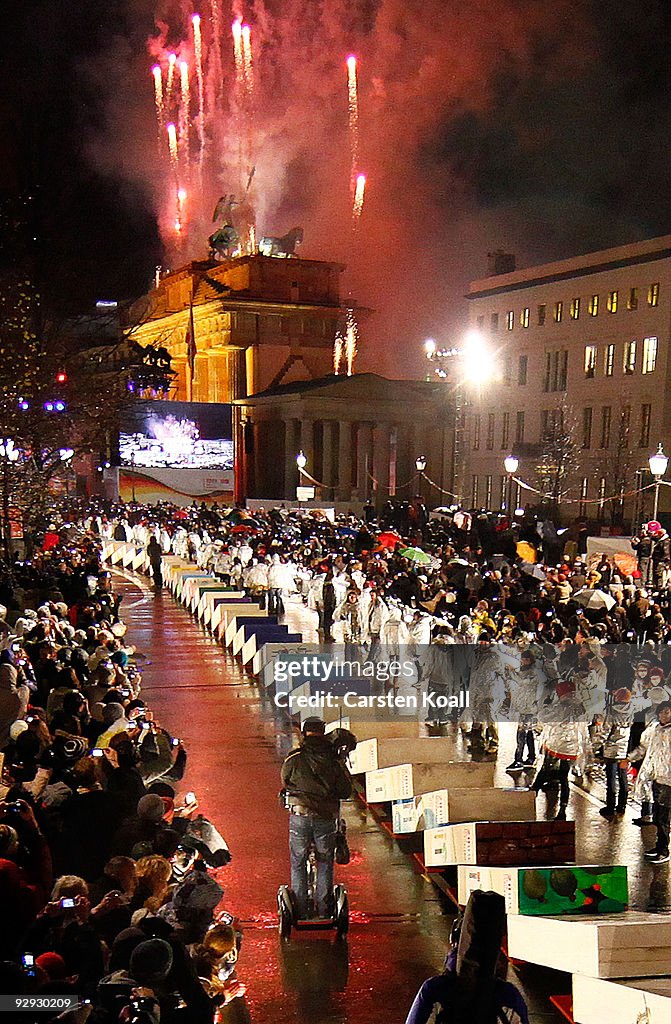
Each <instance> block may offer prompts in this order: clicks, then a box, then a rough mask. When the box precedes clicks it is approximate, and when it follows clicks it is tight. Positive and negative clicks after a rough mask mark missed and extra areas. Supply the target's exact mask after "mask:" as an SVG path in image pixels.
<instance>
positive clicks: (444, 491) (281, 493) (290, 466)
mask: <svg viewBox="0 0 671 1024" xmlns="http://www.w3.org/2000/svg"><path fill="white" fill-rule="evenodd" d="M236 405H238V406H239V407H240V408H241V409H242V411H243V419H244V424H245V430H244V451H243V455H242V458H241V459H240V460H239V473H240V477H241V483H242V486H243V490H244V492H245V494H246V495H247V496H248V497H253V498H266V497H282V498H285V499H287V500H292V499H295V497H296V485H297V484H299V483H300V482H303V483H309V482H310V481H309V479H308V478H307V477H306V478H304V479H303V480H302V481H301V480H299V473H298V469H297V465H296V455H297V454H298V452H300V451H302V452H303V453H304V454H305V457H306V459H307V463H306V467H305V468H306V473H309V475H310V477H312V478H313V479H314V480H316V481H318V482H319V484H321V485H323V486H322V487H320V488H318V491H319V492H320V493H321V497H322V500H323V499H330V500H337V501H344V502H348V501H351V500H359V501H364V500H366V499H367V498H374V499H375V501H376V503H377V504H378V505H379V504H382V503H383V502H384V501H386V500H387V498H388V497H389V496H390V495H391V496H395V497H398V498H411V497H414V496H415V495H417V494H421V495H422V497H423V498H424V499H425V500H426V501H428V502H430V503H431V504H432V505H440V504H444V503H446V502H447V503H448V504H449V502H450V500H451V497H450V495H449V490H450V488H451V486H452V462H453V447H452V444H453V430H452V426H451V418H450V415H449V408H448V402H447V396H446V392H445V389H444V387H443V385H442V384H440V383H432V382H426V381H409V380H402V381H401V380H398V381H396V380H387V379H385V378H384V377H380V376H378V375H377V374H374V373H357V374H354V375H353V376H351V377H336V376H334V375H332V374H331V375H329V376H326V377H322V378H320V379H318V380H311V381H300V382H297V383H294V384H285V385H278V386H276V387H272V388H268V389H266V390H265V391H262V392H260V393H258V394H256V395H251V396H249V397H247V398H244V399H241V400H239V401H237V402H236ZM421 455H423V456H424V457H425V458H426V471H425V474H424V475H423V476H420V475H419V474H418V472H417V468H416V465H415V462H416V459H417V457H418V456H421Z"/></svg>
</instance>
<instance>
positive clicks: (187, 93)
mask: <svg viewBox="0 0 671 1024" xmlns="http://www.w3.org/2000/svg"><path fill="white" fill-rule="evenodd" d="M179 81H180V106H179V144H180V146H181V148H182V152H183V153H184V154H185V156H186V159H187V161H188V157H189V111H190V108H191V89H190V85H189V65H188V64H187V62H186V61H185V60H183V61H182V62H181V64H180V65H179Z"/></svg>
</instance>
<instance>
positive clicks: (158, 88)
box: [151, 64, 165, 144]
mask: <svg viewBox="0 0 671 1024" xmlns="http://www.w3.org/2000/svg"><path fill="white" fill-rule="evenodd" d="M151 73H152V75H153V78H154V103H155V105H156V124H157V125H158V137H159V144H160V141H161V136H162V134H163V118H164V116H165V115H164V107H163V75H162V74H161V65H160V64H154V66H153V68H152V69H151Z"/></svg>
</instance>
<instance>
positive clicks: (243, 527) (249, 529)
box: [231, 523, 256, 533]
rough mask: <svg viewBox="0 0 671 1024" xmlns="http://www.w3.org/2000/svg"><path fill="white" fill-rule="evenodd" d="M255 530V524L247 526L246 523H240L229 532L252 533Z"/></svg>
mask: <svg viewBox="0 0 671 1024" xmlns="http://www.w3.org/2000/svg"><path fill="white" fill-rule="evenodd" d="M255 530H256V527H255V526H248V525H247V523H240V525H239V526H234V527H233V529H232V530H231V533H254V531H255Z"/></svg>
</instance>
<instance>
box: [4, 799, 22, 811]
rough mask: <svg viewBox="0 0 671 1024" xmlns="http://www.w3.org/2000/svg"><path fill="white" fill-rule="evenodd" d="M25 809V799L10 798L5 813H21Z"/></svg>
mask: <svg viewBox="0 0 671 1024" xmlns="http://www.w3.org/2000/svg"><path fill="white" fill-rule="evenodd" d="M22 810H23V801H21V800H10V801H8V802H7V803H6V804H5V813H6V814H9V813H12V814H20V813H21V811H22Z"/></svg>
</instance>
